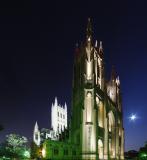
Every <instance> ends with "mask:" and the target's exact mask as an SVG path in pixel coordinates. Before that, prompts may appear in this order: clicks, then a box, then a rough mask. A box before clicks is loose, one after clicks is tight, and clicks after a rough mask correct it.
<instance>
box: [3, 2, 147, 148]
mask: <svg viewBox="0 0 147 160" xmlns="http://www.w3.org/2000/svg"><path fill="white" fill-rule="evenodd" d="M0 3H1V4H0V123H1V124H3V125H4V127H5V129H4V131H2V132H1V133H0V140H1V141H2V140H3V139H4V136H5V135H6V134H8V133H13V132H15V133H18V134H22V135H24V136H27V137H28V138H29V139H32V132H33V128H34V124H35V121H36V120H37V121H38V124H39V126H40V127H41V128H42V127H45V128H50V114H51V113H50V108H51V103H52V102H53V101H54V97H55V96H57V97H58V100H59V102H60V103H61V104H64V102H65V101H66V102H67V105H68V110H69V114H70V102H71V93H72V91H71V86H72V71H73V57H74V50H75V45H76V43H79V44H80V43H81V41H84V40H85V32H86V25H87V18H88V17H91V20H92V26H93V32H94V35H93V39H94V40H96V39H97V40H102V41H103V46H104V52H105V53H104V54H105V68H106V77H107V78H109V77H110V72H111V66H112V65H114V66H115V68H116V71H117V73H118V74H119V76H120V80H121V91H122V95H123V109H124V127H125V146H126V148H125V149H126V150H129V149H139V147H141V146H143V145H144V142H145V141H146V140H147V123H146V122H147V94H146V91H147V10H146V8H147V4H146V3H145V0H144V1H141V0H138V1H134V0H130V1H125V0H121V1H118V0H113V1H109V0H108V1H102V0H97V1H95V2H94V1H87V2H86V1H83V2H82V1H81V2H76V1H74V2H72V1H70V3H69V2H68V3H67V2H65V1H62V3H61V2H60V3H59V2H58V3H57V2H55V1H54V3H53V2H52V3H51V1H34V2H33V1H24V2H23V1H21V2H20V1H18V2H16V1H13V2H10V3H8V1H5V2H4V3H2V2H0ZM132 113H134V114H136V115H137V116H138V119H136V121H134V122H130V120H129V119H128V117H129V116H130V115H131V114H132Z"/></svg>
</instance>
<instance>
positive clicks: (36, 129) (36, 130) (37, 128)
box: [34, 121, 39, 132]
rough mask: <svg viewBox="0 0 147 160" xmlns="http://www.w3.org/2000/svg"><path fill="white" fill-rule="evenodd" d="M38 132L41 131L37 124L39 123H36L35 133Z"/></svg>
mask: <svg viewBox="0 0 147 160" xmlns="http://www.w3.org/2000/svg"><path fill="white" fill-rule="evenodd" d="M38 130H39V127H38V123H37V121H36V123H35V127H34V131H35V132H38Z"/></svg>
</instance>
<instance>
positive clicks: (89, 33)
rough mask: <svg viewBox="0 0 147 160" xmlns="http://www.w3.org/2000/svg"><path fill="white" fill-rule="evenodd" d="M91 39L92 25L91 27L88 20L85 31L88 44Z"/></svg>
mask: <svg viewBox="0 0 147 160" xmlns="http://www.w3.org/2000/svg"><path fill="white" fill-rule="evenodd" d="M91 39H92V25H91V20H90V18H88V24H87V29H86V40H87V41H88V42H91Z"/></svg>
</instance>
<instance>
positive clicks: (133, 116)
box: [129, 114, 137, 121]
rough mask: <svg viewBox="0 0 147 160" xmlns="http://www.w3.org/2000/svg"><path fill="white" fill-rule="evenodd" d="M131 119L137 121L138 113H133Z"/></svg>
mask: <svg viewBox="0 0 147 160" xmlns="http://www.w3.org/2000/svg"><path fill="white" fill-rule="evenodd" d="M129 119H130V120H131V121H135V120H136V119H137V116H136V114H132V115H131V116H130V117H129Z"/></svg>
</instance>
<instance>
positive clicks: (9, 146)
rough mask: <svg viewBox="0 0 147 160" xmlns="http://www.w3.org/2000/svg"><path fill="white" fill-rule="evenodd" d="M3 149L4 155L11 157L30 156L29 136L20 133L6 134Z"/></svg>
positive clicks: (22, 157) (21, 157)
mask: <svg viewBox="0 0 147 160" xmlns="http://www.w3.org/2000/svg"><path fill="white" fill-rule="evenodd" d="M2 151H3V152H4V155H6V156H7V157H9V158H11V159H13V158H18V159H24V158H29V157H30V149H29V147H28V140H27V138H26V137H24V136H20V135H18V134H9V135H7V136H6V140H5V143H4V144H3V150H2Z"/></svg>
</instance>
